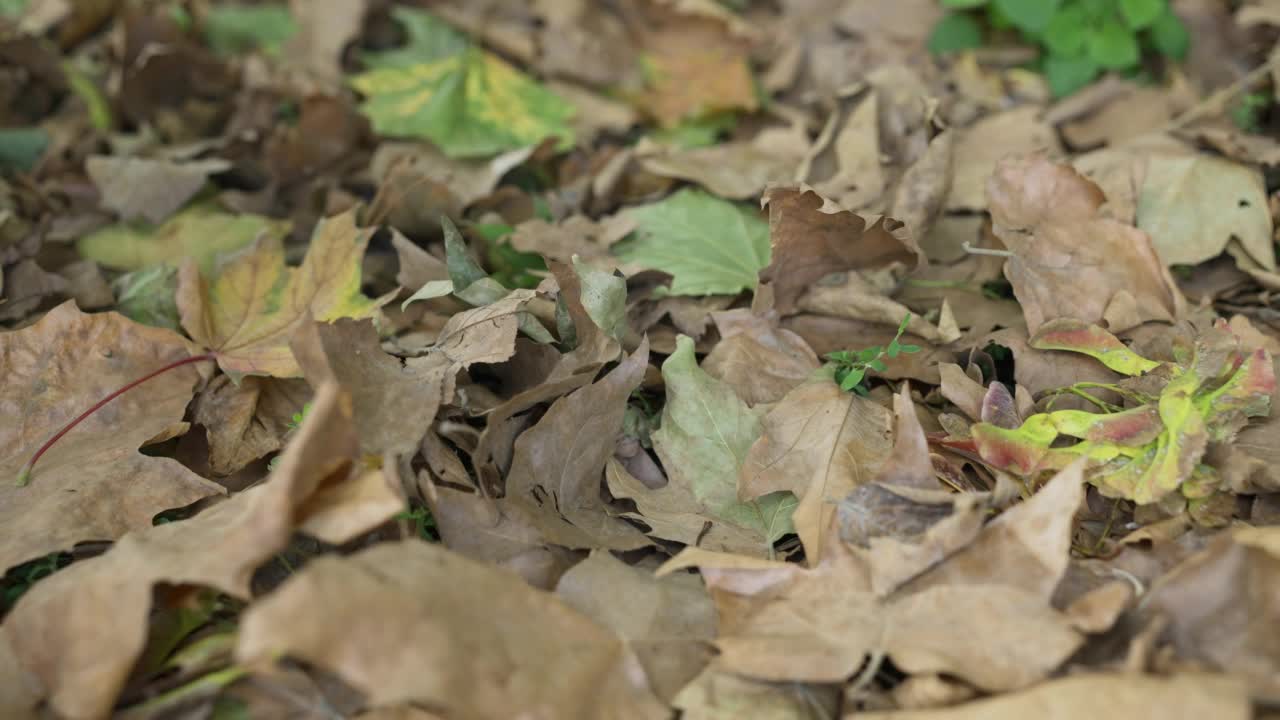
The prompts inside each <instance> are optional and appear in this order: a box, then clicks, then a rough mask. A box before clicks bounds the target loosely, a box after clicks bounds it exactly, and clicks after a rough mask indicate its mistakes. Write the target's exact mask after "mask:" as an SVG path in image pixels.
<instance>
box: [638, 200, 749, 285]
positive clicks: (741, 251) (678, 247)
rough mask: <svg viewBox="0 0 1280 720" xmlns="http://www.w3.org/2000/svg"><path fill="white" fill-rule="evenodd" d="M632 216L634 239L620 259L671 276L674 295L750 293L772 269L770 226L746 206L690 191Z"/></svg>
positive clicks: (644, 208)
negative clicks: (769, 266)
mask: <svg viewBox="0 0 1280 720" xmlns="http://www.w3.org/2000/svg"><path fill="white" fill-rule="evenodd" d="M631 214H632V217H633V218H634V219H635V220H636V223H637V228H636V232H635V237H634V239H632V240H630V241H627V242H626V243H620V244H619V246H618V249H617V254H618V256H619V257H621V258H622V259H624V260H626V261H628V262H633V263H636V264H638V265H643V266H645V267H648V268H652V269H654V270H661V271H662V272H665V273H668V274H670V275H671V276H672V278H673V280H672V282H671V290H670V292H671V294H672V295H733V294H736V293H739V292H741V291H743V290H751V289H754V288H755V286H756V282H757V276H758V275H759V273H760V271H761V270H762V269H764V267H765V266H767V265H768V264H769V255H770V248H769V225H768V223H766V222H765V221H764V220H761V219H760V216H759V213H758V212H756V211H755V210H754V209H752V208H749V207H747V206H743V205H737V204H735V203H731V202H729V201H728V200H722V199H720V198H718V197H715V196H714V195H709V194H707V193H705V192H703V191H701V190H695V189H692V188H690V189H686V190H681V191H680V192H678V193H676V194H675V195H672V196H671V197H669V198H667V199H665V200H662V201H660V202H656V203H653V204H652V205H645V206H643V207H639V208H636V209H634V210H632V211H631Z"/></svg>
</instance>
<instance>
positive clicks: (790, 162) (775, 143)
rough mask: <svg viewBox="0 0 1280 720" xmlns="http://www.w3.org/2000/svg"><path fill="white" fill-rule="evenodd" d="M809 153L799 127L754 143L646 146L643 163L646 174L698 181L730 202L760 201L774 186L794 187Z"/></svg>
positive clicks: (640, 154) (640, 152)
mask: <svg viewBox="0 0 1280 720" xmlns="http://www.w3.org/2000/svg"><path fill="white" fill-rule="evenodd" d="M808 150H809V139H808V137H807V136H806V135H805V133H804V131H803V130H802V129H800V128H798V127H785V128H784V127H775V128H767V129H765V130H761V131H760V132H759V133H757V134H756V135H755V137H753V138H751V139H750V140H744V141H737V142H727V143H719V144H716V145H711V146H709V147H699V148H692V149H679V148H674V147H669V146H666V145H657V144H654V143H646V142H645V141H641V144H640V145H639V146H638V147H637V149H636V152H637V159H638V160H639V163H640V166H641V167H642V168H644V169H645V170H646V171H648V172H651V173H653V174H655V175H660V176H662V177H671V178H678V179H680V180H688V181H690V182H696V183H698V184H699V185H701V186H702V187H704V188H706V189H707V190H709V191H711V192H712V193H714V194H715V195H718V196H719V197H722V198H727V199H730V200H749V199H755V198H756V197H757V196H758V195H759V194H760V193H761V191H763V190H764V189H765V188H766V187H768V186H769V184H770V183H785V182H790V181H791V180H792V179H793V178H794V176H795V173H796V169H797V168H798V167H799V165H800V162H801V161H802V160H803V159H804V157H805V153H807V152H808Z"/></svg>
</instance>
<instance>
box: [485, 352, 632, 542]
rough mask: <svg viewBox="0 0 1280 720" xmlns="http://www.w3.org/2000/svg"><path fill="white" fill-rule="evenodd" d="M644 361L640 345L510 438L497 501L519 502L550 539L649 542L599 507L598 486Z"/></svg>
mask: <svg viewBox="0 0 1280 720" xmlns="http://www.w3.org/2000/svg"><path fill="white" fill-rule="evenodd" d="M648 362H649V347H648V344H642V345H641V346H640V348H639V349H637V350H636V352H635V353H633V354H632V355H631V356H630V357H629V358H627V359H626V360H624V361H623V362H622V363H620V364H619V365H618V366H617V367H616V368H614V369H613V370H612V371H611V372H610V373H609V374H608V375H605V376H604V377H603V378H601V379H600V380H599V381H597V382H595V383H593V384H591V385H589V386H587V387H584V388H581V389H579V390H575V391H574V392H572V393H571V394H569V395H567V396H566V397H563V398H561V399H559V400H557V401H555V402H554V403H552V405H551V407H550V408H549V409H548V410H547V412H546V414H544V415H543V416H542V419H541V420H539V421H538V424H537V425H535V426H533V427H532V428H530V429H529V430H526V431H525V432H524V433H523V434H522V435H521V436H520V438H519V439H518V440H517V441H516V444H515V456H514V459H513V460H512V463H511V470H510V472H509V474H508V476H507V495H506V497H505V498H503V501H504V503H505V504H520V505H523V506H525V507H526V508H527V509H528V510H529V512H531V513H532V514H533V516H534V517H535V518H537V520H535V522H536V523H537V525H538V526H539V529H541V530H543V531H544V533H545V534H546V536H547V538H548V539H549V540H550V541H552V542H554V543H555V544H557V545H565V546H568V547H573V548H609V549H613V550H635V549H637V548H640V547H644V546H646V545H648V544H649V541H648V540H647V539H646V538H645V537H644V535H643V534H642V533H641V532H640V531H639V530H636V529H635V528H634V527H632V526H631V525H628V524H626V523H624V522H622V521H620V520H618V519H617V518H613V517H610V516H609V515H607V514H606V513H605V507H604V503H603V502H602V501H601V499H600V485H601V481H602V479H603V473H604V466H605V462H606V461H607V460H608V459H609V458H610V457H612V455H613V450H614V447H615V445H616V444H617V440H618V437H619V436H620V435H621V433H622V416H623V413H624V411H625V410H626V405H627V398H628V397H629V396H630V395H631V392H632V391H633V390H635V389H636V387H638V386H639V385H640V381H641V379H643V377H644V371H645V367H646V366H647V365H648Z"/></svg>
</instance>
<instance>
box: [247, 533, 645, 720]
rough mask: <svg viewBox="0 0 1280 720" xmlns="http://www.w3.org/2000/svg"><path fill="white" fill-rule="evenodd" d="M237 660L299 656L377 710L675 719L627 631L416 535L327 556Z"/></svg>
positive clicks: (293, 585) (251, 626) (279, 599)
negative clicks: (625, 637) (412, 705)
mask: <svg viewBox="0 0 1280 720" xmlns="http://www.w3.org/2000/svg"><path fill="white" fill-rule="evenodd" d="M236 656H237V658H238V659H239V660H240V661H241V662H246V663H271V662H274V661H276V659H277V658H279V657H281V656H290V657H293V658H297V659H299V660H304V661H306V662H308V663H311V664H314V665H318V666H320V667H323V668H325V669H328V670H330V671H332V672H335V673H337V674H338V675H340V676H341V677H342V678H343V679H344V680H346V681H347V682H348V683H350V684H351V685H353V686H355V687H356V688H357V689H359V690H361V691H362V692H364V693H365V694H366V696H367V697H368V698H369V702H370V704H372V705H374V706H380V705H391V704H396V703H402V702H409V701H416V702H419V703H425V704H427V705H428V706H429V707H435V708H440V709H441V710H442V711H443V712H444V713H445V714H446V715H447V716H449V717H456V718H460V719H464V720H469V719H473V718H474V719H477V720H479V719H482V718H494V719H495V720H496V719H498V718H510V717H512V716H514V715H518V714H520V713H532V714H534V715H538V716H545V717H594V718H602V719H608V718H617V719H622V718H627V719H630V718H665V717H667V712H666V709H665V708H664V707H663V705H662V703H661V702H659V701H658V700H657V699H656V698H655V697H654V696H653V695H652V693H651V692H650V690H649V688H648V687H647V684H646V682H645V679H644V671H643V670H642V669H641V668H640V666H639V663H638V661H637V660H636V658H635V656H634V655H633V654H632V653H631V652H630V651H629V650H627V649H626V647H625V645H624V643H623V641H622V639H621V638H619V637H617V636H616V635H614V634H613V633H612V632H609V631H608V630H606V629H604V628H602V627H600V626H598V625H596V624H595V623H594V622H592V621H591V620H589V619H587V618H586V617H584V616H583V615H581V614H579V613H578V612H577V611H575V610H573V609H571V608H569V607H568V606H566V605H565V604H564V603H563V602H561V601H560V600H559V599H557V598H556V597H554V596H552V595H548V594H545V593H542V592H540V591H538V590H534V589H532V588H530V587H528V586H527V585H525V584H524V583H523V582H522V581H521V580H520V579H519V578H517V577H514V576H512V575H511V574H509V573H506V572H503V571H501V570H496V569H493V568H489V567H486V566H484V565H480V564H477V563H474V562H472V561H470V560H467V559H465V558H463V557H462V556H461V555H458V554H456V553H453V552H450V551H449V550H445V549H444V548H441V547H439V546H434V545H429V544H426V543H422V542H419V541H403V542H399V543H392V544H383V545H378V546H375V547H373V548H370V549H368V550H365V551H362V552H360V553H357V554H355V555H351V556H348V557H345V558H339V557H322V558H319V559H317V560H315V561H313V562H312V563H311V564H309V565H308V566H307V567H306V568H304V569H303V570H302V571H300V572H299V573H297V574H296V575H294V576H293V577H292V578H290V580H289V581H288V582H286V583H285V585H284V586H283V587H281V588H280V589H279V590H278V591H276V592H275V593H273V594H272V595H271V596H270V597H268V598H266V599H264V600H262V601H260V602H258V603H256V604H255V605H254V606H253V607H252V608H250V609H249V610H248V611H247V612H246V613H245V616H244V619H243V620H242V622H241V629H240V635H239V641H238V645H237V647H236Z"/></svg>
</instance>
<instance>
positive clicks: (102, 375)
mask: <svg viewBox="0 0 1280 720" xmlns="http://www.w3.org/2000/svg"><path fill="white" fill-rule="evenodd" d="M195 350H196V348H194V347H193V346H192V345H191V343H189V342H187V341H186V340H184V339H182V338H181V337H180V336H178V335H177V334H176V333H173V332H171V331H169V330H163V329H160V328H152V327H147V326H145V325H139V324H137V323H135V322H132V321H131V320H128V319H126V318H125V317H124V316H122V315H119V314H117V313H103V314H99V315H86V314H84V313H81V312H80V311H79V310H76V308H75V305H74V304H73V303H64V304H62V305H59V306H58V307H56V308H54V309H53V310H51V311H49V313H47V314H46V315H45V316H44V317H43V318H41V319H40V321H39V322H37V323H36V324H34V325H31V326H30V327H27V328H24V329H22V330H17V331H13V332H7V333H3V334H0V358H2V359H3V364H4V371H5V375H4V377H5V382H4V384H3V387H0V415H3V416H4V417H6V418H9V420H8V421H6V422H4V423H0V447H2V448H3V450H0V524H3V525H4V527H5V529H6V530H5V540H4V542H3V543H0V567H3V568H6V569H7V568H9V567H11V566H13V565H17V564H18V563H21V562H25V561H27V560H32V559H34V558H36V557H39V556H41V555H45V554H47V553H49V552H52V551H55V550H69V549H70V548H71V547H72V546H73V545H75V544H76V543H77V542H81V541H86V540H114V539H116V538H118V537H120V536H121V535H123V534H125V533H126V532H128V531H130V530H139V529H143V528H147V527H150V526H151V521H152V519H153V518H154V517H155V516H156V515H157V514H158V513H160V512H161V511H163V510H168V509H170V508H177V507H183V506H186V505H189V504H191V503H193V502H195V501H197V500H199V499H201V498H204V497H208V496H210V495H217V494H220V493H222V492H223V490H222V488H221V487H220V486H218V485H215V484H213V483H211V482H208V481H206V480H204V479H203V478H201V477H200V476H198V475H196V474H195V473H193V472H191V471H190V470H188V469H186V468H185V467H183V466H182V465H181V464H179V463H178V462H177V461H176V460H173V459H170V458H160V457H147V456H145V455H143V454H141V453H139V452H138V448H139V447H141V446H143V445H146V444H147V443H148V442H149V441H151V440H152V438H154V437H156V436H158V435H162V434H164V433H165V432H166V431H168V430H169V428H171V427H172V426H174V425H175V424H178V423H180V422H181V421H182V416H183V413H184V411H185V410H186V407H187V403H188V402H190V401H191V394H192V390H193V389H194V387H195V384H196V382H197V380H198V378H199V375H198V373H197V372H196V371H195V370H194V369H193V368H190V367H182V368H178V369H176V370H174V371H172V372H167V373H164V374H163V375H160V376H158V377H156V378H155V379H154V380H152V381H150V382H147V383H144V384H142V385H140V386H138V387H137V388H134V389H133V390H130V391H129V392H127V393H125V394H124V395H122V396H120V397H118V398H116V399H114V400H112V401H111V402H110V403H108V404H107V405H106V406H105V407H103V408H102V410H100V411H99V412H97V413H95V414H93V415H90V416H89V417H88V418H87V419H86V420H85V421H84V422H82V423H81V424H80V425H78V426H76V428H75V429H73V430H72V431H71V432H69V433H67V435H65V436H63V437H62V438H61V439H60V440H59V441H58V442H57V443H55V444H54V445H53V446H52V447H51V448H50V450H49V451H48V452H47V453H45V454H44V455H43V456H42V457H41V459H40V462H39V463H38V464H37V465H36V466H35V468H34V470H33V472H32V474H31V477H30V483H29V484H28V485H26V486H23V487H19V486H17V485H15V483H14V479H15V478H17V477H18V472H19V469H20V468H22V467H23V465H24V464H25V463H26V462H27V461H28V460H29V459H30V458H31V457H32V455H33V454H34V453H35V452H36V449H37V448H39V447H40V446H41V444H43V443H44V442H45V441H47V440H49V439H50V438H51V437H52V436H53V435H54V433H56V432H58V430H59V429H60V428H62V427H63V426H64V425H65V424H66V423H67V422H68V421H69V420H71V419H72V418H74V417H75V416H76V415H78V414H79V413H80V412H81V411H83V410H84V409H85V408H87V407H89V406H90V405H92V404H93V403H95V402H97V401H99V400H101V399H102V398H104V397H106V396H107V395H109V394H110V393H111V392H113V391H115V390H116V389H118V388H120V387H123V386H124V385H126V384H128V383H129V382H131V381H133V380H136V379H137V378H138V377H139V376H141V375H145V374H146V373H148V372H151V371H154V370H159V369H160V368H162V367H164V366H165V365H167V364H169V363H172V362H174V361H177V360H182V359H184V358H187V357H190V356H191V355H193V354H194V352H195Z"/></svg>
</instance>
